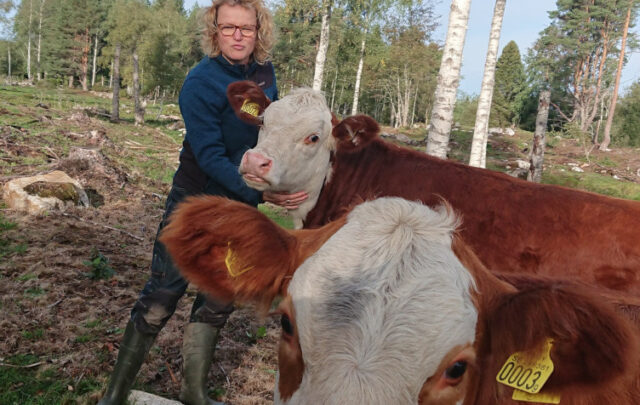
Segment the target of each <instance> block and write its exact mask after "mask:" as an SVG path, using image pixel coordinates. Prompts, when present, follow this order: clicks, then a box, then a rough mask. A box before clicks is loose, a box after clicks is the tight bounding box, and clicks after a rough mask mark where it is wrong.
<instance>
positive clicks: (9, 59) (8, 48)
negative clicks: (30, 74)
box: [7, 46, 11, 86]
mask: <svg viewBox="0 0 640 405" xmlns="http://www.w3.org/2000/svg"><path fill="white" fill-rule="evenodd" d="M7 61H8V62H9V66H8V67H7V70H8V74H9V86H11V46H7Z"/></svg>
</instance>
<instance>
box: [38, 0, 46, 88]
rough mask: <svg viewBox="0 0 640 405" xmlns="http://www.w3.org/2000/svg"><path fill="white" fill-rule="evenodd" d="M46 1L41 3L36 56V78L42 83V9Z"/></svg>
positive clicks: (43, 0)
mask: <svg viewBox="0 0 640 405" xmlns="http://www.w3.org/2000/svg"><path fill="white" fill-rule="evenodd" d="M45 1H46V0H42V1H41V2H40V18H39V20H40V21H39V22H38V51H37V55H36V63H37V69H36V70H37V74H36V77H37V78H38V81H40V80H41V79H42V71H41V66H40V53H41V50H42V46H41V45H42V11H43V10H42V9H43V8H44V3H45Z"/></svg>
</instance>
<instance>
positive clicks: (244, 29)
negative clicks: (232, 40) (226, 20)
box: [217, 24, 258, 38]
mask: <svg viewBox="0 0 640 405" xmlns="http://www.w3.org/2000/svg"><path fill="white" fill-rule="evenodd" d="M217 27H218V31H220V33H221V34H222V35H224V36H225V37H230V36H232V35H233V34H235V33H236V30H240V33H241V34H242V36H243V37H247V38H251V37H253V36H255V35H256V31H257V30H258V28H257V27H256V26H255V25H243V26H240V25H232V24H222V25H217Z"/></svg>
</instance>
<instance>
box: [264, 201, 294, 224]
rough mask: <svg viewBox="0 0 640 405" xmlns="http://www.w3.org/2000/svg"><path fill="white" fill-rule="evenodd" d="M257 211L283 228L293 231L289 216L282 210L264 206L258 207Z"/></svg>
mask: <svg viewBox="0 0 640 405" xmlns="http://www.w3.org/2000/svg"><path fill="white" fill-rule="evenodd" d="M258 210H259V211H260V212H262V213H263V214H264V215H266V216H268V217H269V218H270V219H271V220H272V221H273V222H275V223H276V224H278V225H280V226H281V227H283V228H287V229H293V220H292V219H291V216H290V215H289V214H287V213H286V212H285V211H283V210H279V209H275V208H272V207H270V206H268V205H266V204H260V205H258Z"/></svg>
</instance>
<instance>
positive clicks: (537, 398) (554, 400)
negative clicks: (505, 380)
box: [511, 389, 560, 404]
mask: <svg viewBox="0 0 640 405" xmlns="http://www.w3.org/2000/svg"><path fill="white" fill-rule="evenodd" d="M511 399H513V400H515V401H523V402H536V403H539V404H559V403H560V395H559V394H550V393H546V392H541V393H539V394H529V393H528V392H524V391H520V390H517V389H516V390H513V396H512V397H511Z"/></svg>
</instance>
